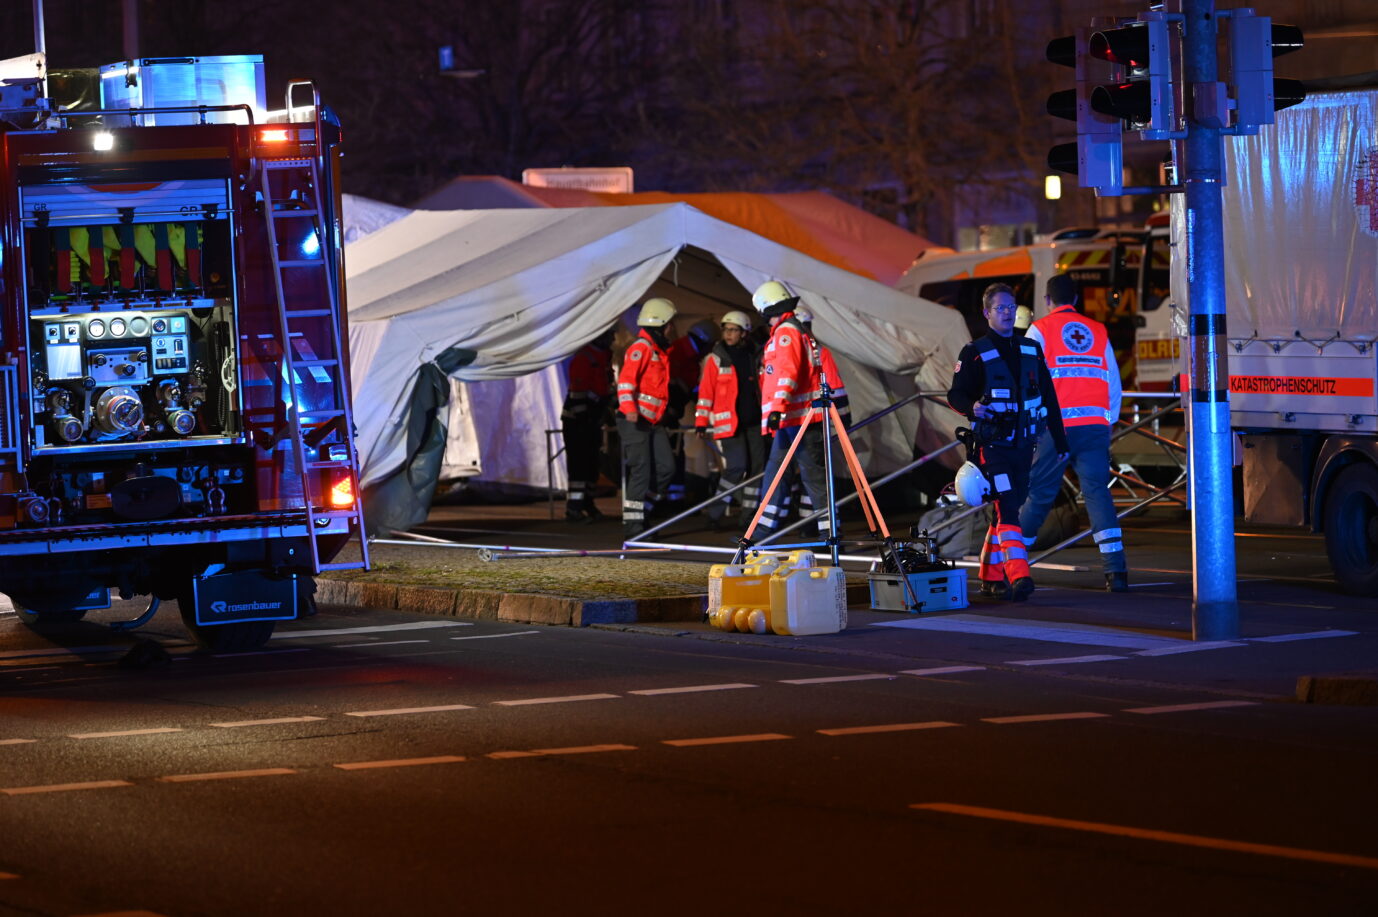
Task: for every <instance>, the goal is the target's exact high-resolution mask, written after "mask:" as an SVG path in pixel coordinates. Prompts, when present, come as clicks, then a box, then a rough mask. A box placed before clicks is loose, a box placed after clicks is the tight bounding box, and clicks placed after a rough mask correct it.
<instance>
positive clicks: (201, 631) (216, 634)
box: [177, 582, 277, 653]
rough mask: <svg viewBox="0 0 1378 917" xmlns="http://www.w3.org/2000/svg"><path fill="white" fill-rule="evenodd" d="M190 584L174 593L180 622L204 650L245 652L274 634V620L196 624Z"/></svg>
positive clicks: (256, 646) (210, 651) (261, 643)
mask: <svg viewBox="0 0 1378 917" xmlns="http://www.w3.org/2000/svg"><path fill="white" fill-rule="evenodd" d="M195 607H196V606H195V605H194V603H193V602H192V597H191V583H190V582H188V583H187V585H186V588H184V589H182V590H181V591H179V592H178V593H177V608H178V610H179V611H180V612H181V613H182V624H183V625H184V626H185V627H186V629H187V632H188V633H190V634H191V638H192V639H193V640H195V641H196V645H197V646H198V647H200V648H201V649H202V650H204V651H205V652H207V653H245V652H248V651H250V650H256V649H259V648H261V647H262V646H263V645H264V644H265V643H267V642H268V640H269V638H270V637H272V636H273V627H274V626H275V625H276V623H277V622H276V621H238V622H235V623H233V624H197V623H196V611H195Z"/></svg>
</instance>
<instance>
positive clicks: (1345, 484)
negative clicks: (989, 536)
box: [1325, 461, 1378, 596]
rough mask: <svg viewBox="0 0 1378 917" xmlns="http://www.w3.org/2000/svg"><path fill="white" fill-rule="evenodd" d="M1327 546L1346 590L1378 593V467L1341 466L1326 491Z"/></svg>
mask: <svg viewBox="0 0 1378 917" xmlns="http://www.w3.org/2000/svg"><path fill="white" fill-rule="evenodd" d="M1325 549H1326V553H1327V554H1329V555H1330V566H1331V567H1332V568H1334V570H1335V580H1336V582H1338V583H1339V584H1340V586H1341V587H1342V588H1343V589H1344V590H1345V591H1346V592H1349V593H1352V594H1353V595H1374V596H1378V468H1375V467H1374V466H1373V465H1371V464H1369V463H1368V462H1364V461H1360V462H1355V463H1354V464H1352V465H1350V466H1348V467H1346V468H1343V469H1341V470H1340V473H1339V475H1338V476H1337V477H1336V478H1335V483H1334V484H1333V485H1332V486H1331V488H1330V493H1329V494H1327V495H1326V498H1325Z"/></svg>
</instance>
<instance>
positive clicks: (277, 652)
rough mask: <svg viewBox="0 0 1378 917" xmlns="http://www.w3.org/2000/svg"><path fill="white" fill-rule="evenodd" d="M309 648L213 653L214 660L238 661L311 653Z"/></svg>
mask: <svg viewBox="0 0 1378 917" xmlns="http://www.w3.org/2000/svg"><path fill="white" fill-rule="evenodd" d="M309 652H311V648H310V647H308V646H298V647H291V648H284V649H280V650H251V651H250V652H247V653H212V654H211V658H212V659H238V658H239V657H241V656H281V655H282V654H283V653H309Z"/></svg>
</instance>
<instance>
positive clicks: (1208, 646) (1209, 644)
mask: <svg viewBox="0 0 1378 917" xmlns="http://www.w3.org/2000/svg"><path fill="white" fill-rule="evenodd" d="M1244 645H1245V644H1243V643H1240V642H1239V641H1237V640H1203V641H1201V642H1200V643H1187V644H1185V645H1183V646H1163V647H1159V648H1158V649H1156V650H1139V651H1138V652H1137V653H1135V654H1134V655H1135V656H1175V655H1177V654H1178V653H1199V652H1200V651H1201V650H1218V649H1223V648H1225V647H1227V646H1244Z"/></svg>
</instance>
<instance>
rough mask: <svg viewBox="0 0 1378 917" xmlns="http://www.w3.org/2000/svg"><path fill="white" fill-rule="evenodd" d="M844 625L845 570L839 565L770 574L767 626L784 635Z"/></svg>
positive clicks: (830, 630) (832, 631)
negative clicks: (768, 622)
mask: <svg viewBox="0 0 1378 917" xmlns="http://www.w3.org/2000/svg"><path fill="white" fill-rule="evenodd" d="M846 627H847V574H846V571H844V570H843V569H842V568H841V567H806V568H801V569H797V570H781V571H777V572H776V573H775V575H773V576H772V577H771V578H770V629H771V630H773V631H775V633H777V634H783V635H784V636H787V637H806V636H809V635H811V634H835V633H837V632H838V631H840V630H845V629H846Z"/></svg>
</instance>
